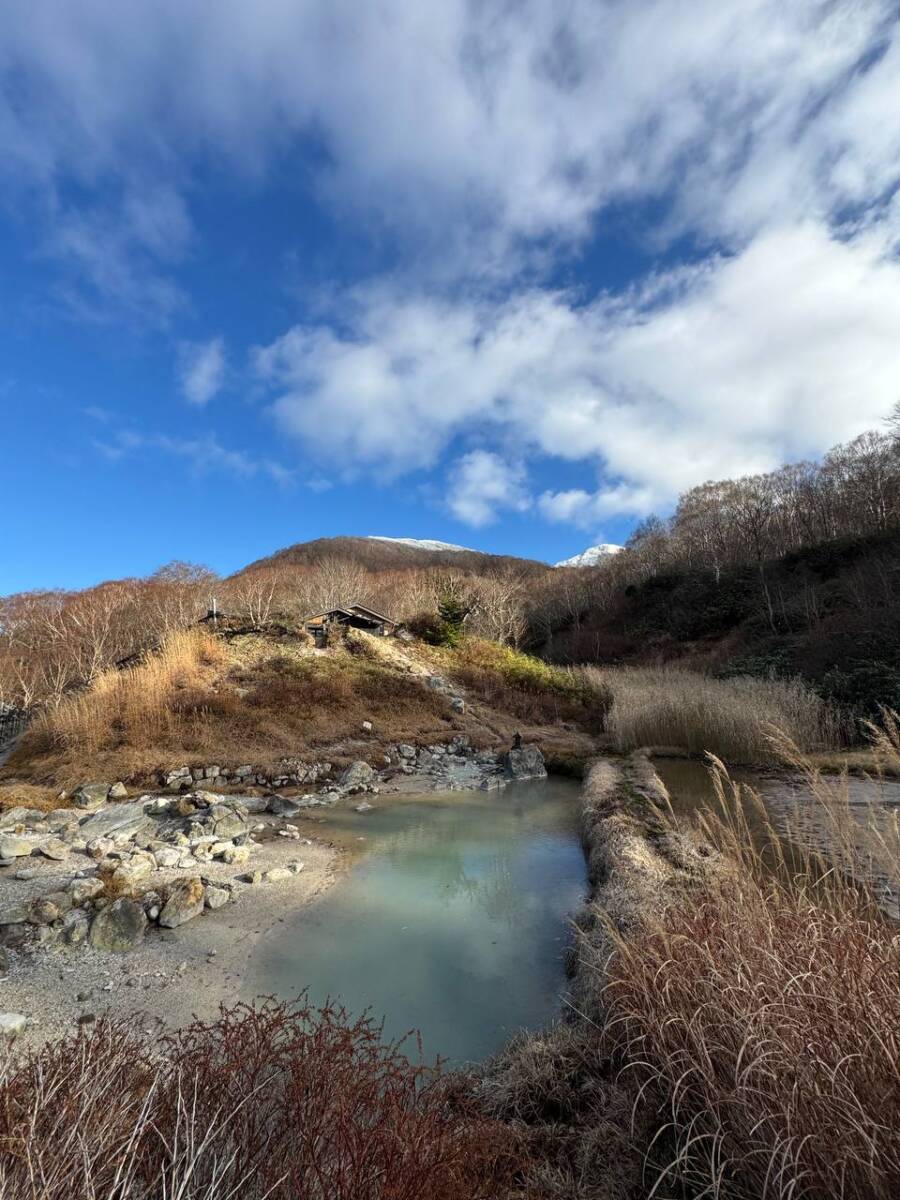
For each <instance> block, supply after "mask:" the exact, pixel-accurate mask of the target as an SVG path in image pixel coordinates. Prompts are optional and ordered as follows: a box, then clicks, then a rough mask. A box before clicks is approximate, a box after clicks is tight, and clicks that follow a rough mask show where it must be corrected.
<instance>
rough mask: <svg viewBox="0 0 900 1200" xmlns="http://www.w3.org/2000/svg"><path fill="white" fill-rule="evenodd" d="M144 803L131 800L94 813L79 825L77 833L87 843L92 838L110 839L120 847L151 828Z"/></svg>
mask: <svg viewBox="0 0 900 1200" xmlns="http://www.w3.org/2000/svg"><path fill="white" fill-rule="evenodd" d="M144 803H145V802H144V801H143V800H132V801H131V802H130V803H128V804H115V805H113V806H112V807H110V808H105V809H103V811H102V812H95V813H94V815H93V816H91V817H88V818H87V820H86V821H83V822H82V823H81V828H80V829H79V831H78V832H79V834H80V836H81V837H83V838H84V839H85V840H86V841H88V842H90V841H93V840H94V838H111V839H112V840H113V841H114V842H116V843H118V844H120V845H121V844H122V843H123V842H128V841H131V839H132V838H134V837H136V836H137V835H138V834H142V833H145V832H147V831H148V830H149V829H150V828H151V827H152V821H151V819H150V818H149V817H148V816H147V814H146V813H145V812H144Z"/></svg>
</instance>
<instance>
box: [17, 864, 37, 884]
mask: <svg viewBox="0 0 900 1200" xmlns="http://www.w3.org/2000/svg"><path fill="white" fill-rule="evenodd" d="M35 875H37V871H35V870H34V868H33V867H25V868H23V869H22V870H21V871H16V879H21V880H22V882H23V883H27V881H28V880H29V879H34V877H35Z"/></svg>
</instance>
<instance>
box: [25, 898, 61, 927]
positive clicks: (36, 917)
mask: <svg viewBox="0 0 900 1200" xmlns="http://www.w3.org/2000/svg"><path fill="white" fill-rule="evenodd" d="M59 916H60V912H59V909H58V908H57V907H56V905H55V904H54V903H53V901H52V900H48V899H47V897H46V896H44V897H41V898H39V899H37V900H32V902H31V904H30V905H29V908H28V923H29V925H52V924H53V922H54V921H58V920H59Z"/></svg>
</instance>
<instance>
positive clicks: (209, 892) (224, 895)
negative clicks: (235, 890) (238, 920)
mask: <svg viewBox="0 0 900 1200" xmlns="http://www.w3.org/2000/svg"><path fill="white" fill-rule="evenodd" d="M230 899H231V893H230V892H229V891H228V889H227V888H223V887H216V886H215V884H207V887H206V897H205V903H206V907H207V908H213V909H215V908H221V907H222V906H223V905H224V904H227V903H228V901H229V900H230Z"/></svg>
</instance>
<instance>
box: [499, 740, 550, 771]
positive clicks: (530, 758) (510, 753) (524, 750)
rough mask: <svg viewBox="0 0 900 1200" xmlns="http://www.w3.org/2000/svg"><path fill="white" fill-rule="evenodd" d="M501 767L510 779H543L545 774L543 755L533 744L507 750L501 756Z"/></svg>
mask: <svg viewBox="0 0 900 1200" xmlns="http://www.w3.org/2000/svg"><path fill="white" fill-rule="evenodd" d="M503 769H504V771H505V772H506V775H507V776H508V778H510V779H545V778H546V776H547V768H546V766H545V765H544V756H543V754H541V752H540V749H539V748H538V747H537V746H534V745H530V746H519V747H518V749H514V750H507V752H506V754H505V755H504V758H503Z"/></svg>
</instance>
